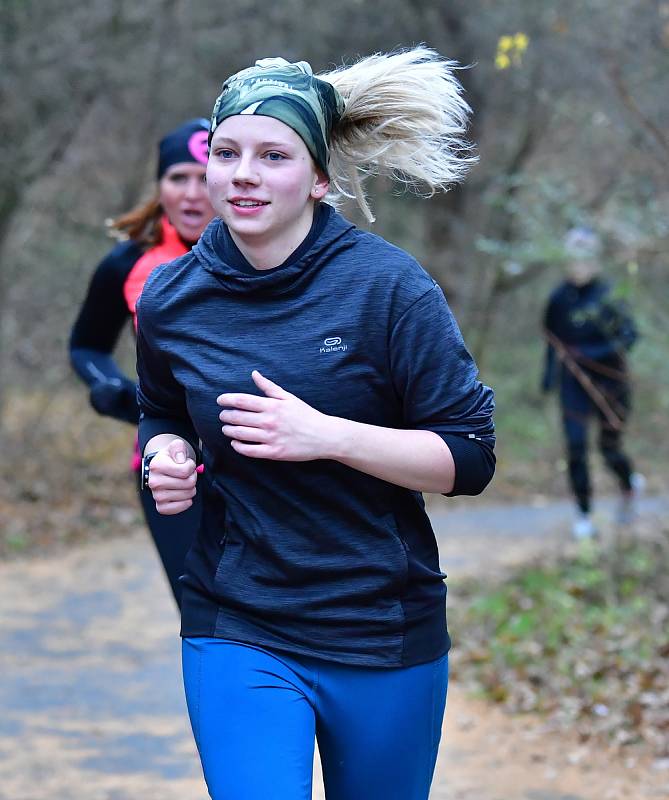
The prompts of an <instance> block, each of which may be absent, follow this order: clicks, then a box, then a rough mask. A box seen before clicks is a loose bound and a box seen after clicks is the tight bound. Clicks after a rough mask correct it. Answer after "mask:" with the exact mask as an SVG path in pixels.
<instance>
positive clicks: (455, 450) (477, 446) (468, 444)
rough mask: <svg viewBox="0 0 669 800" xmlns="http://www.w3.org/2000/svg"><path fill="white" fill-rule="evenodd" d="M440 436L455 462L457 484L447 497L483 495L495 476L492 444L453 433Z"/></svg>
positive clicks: (440, 434)
mask: <svg viewBox="0 0 669 800" xmlns="http://www.w3.org/2000/svg"><path fill="white" fill-rule="evenodd" d="M438 435H439V436H441V438H442V439H443V440H444V442H446V444H447V445H448V449H449V450H450V451H451V455H452V456H453V461H454V462H455V484H454V486H453V489H452V490H451V491H450V492H449V493H448V494H447V495H446V496H447V497H457V496H459V495H477V494H481V492H482V491H483V490H484V489H485V487H486V486H487V485H488V484H489V483H490V481H491V479H492V476H493V475H494V474H495V462H496V459H495V453H494V451H493V448H492V446H491V444H489V443H488V442H487V441H483V440H482V439H475V438H468V437H467V436H458V435H456V434H453V433H439V434H438ZM486 438H488V437H486Z"/></svg>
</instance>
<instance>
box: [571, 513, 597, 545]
mask: <svg viewBox="0 0 669 800" xmlns="http://www.w3.org/2000/svg"><path fill="white" fill-rule="evenodd" d="M596 533H597V530H596V528H595V526H594V524H593V522H592V519H591V518H590V514H585V513H583V512H582V511H580V512H578V514H577V516H576V519H575V520H574V524H573V525H572V526H571V534H572V536H573V537H574V539H592V537H593V536H594V535H595V534H596Z"/></svg>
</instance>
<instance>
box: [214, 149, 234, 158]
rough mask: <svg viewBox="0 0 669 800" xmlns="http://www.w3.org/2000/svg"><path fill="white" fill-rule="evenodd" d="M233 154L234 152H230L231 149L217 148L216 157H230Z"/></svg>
mask: <svg viewBox="0 0 669 800" xmlns="http://www.w3.org/2000/svg"><path fill="white" fill-rule="evenodd" d="M233 156H234V153H233V152H232V150H219V151H218V157H219V158H232V157H233Z"/></svg>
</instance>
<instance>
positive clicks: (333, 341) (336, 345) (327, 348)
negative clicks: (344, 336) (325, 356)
mask: <svg viewBox="0 0 669 800" xmlns="http://www.w3.org/2000/svg"><path fill="white" fill-rule="evenodd" d="M347 350H348V345H347V344H342V343H341V336H329V337H328V338H327V339H323V345H322V347H321V348H320V350H319V351H318V352H319V353H336V352H340V353H345V352H346V351H347Z"/></svg>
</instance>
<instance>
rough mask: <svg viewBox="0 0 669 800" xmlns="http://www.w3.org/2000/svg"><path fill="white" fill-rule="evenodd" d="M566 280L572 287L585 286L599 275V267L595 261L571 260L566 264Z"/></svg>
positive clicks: (589, 259)
mask: <svg viewBox="0 0 669 800" xmlns="http://www.w3.org/2000/svg"><path fill="white" fill-rule="evenodd" d="M565 271H566V274H567V280H568V281H569V283H572V284H574V286H585V285H586V284H588V283H590V282H591V281H593V280H594V279H595V278H596V277H597V276H598V275H599V273H600V266H599V263H598V262H597V261H595V259H592V258H582V259H573V260H572V261H570V262H569V263H568V264H567V268H566V270H565Z"/></svg>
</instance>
